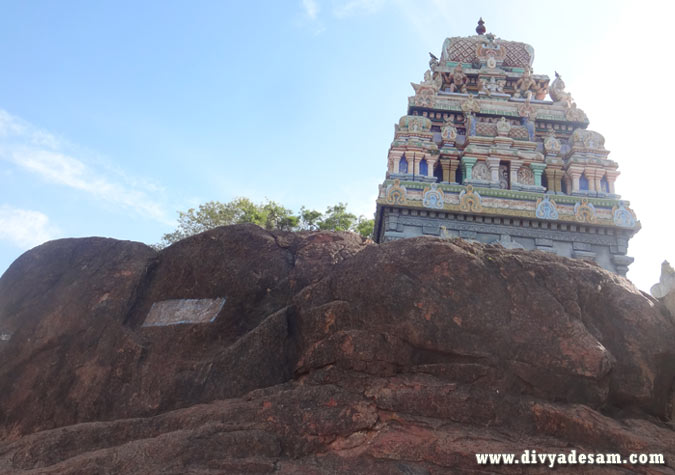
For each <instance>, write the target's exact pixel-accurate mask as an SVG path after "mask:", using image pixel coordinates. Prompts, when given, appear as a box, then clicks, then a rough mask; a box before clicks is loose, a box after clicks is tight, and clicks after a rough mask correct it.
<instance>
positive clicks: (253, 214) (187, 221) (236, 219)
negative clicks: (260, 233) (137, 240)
mask: <svg viewBox="0 0 675 475" xmlns="http://www.w3.org/2000/svg"><path fill="white" fill-rule="evenodd" d="M241 223H253V224H257V225H258V226H260V227H262V228H265V229H269V230H275V229H276V230H281V231H317V230H327V231H352V232H355V233H358V234H360V235H361V236H363V237H371V236H372V234H373V228H374V224H375V221H374V220H373V219H366V218H365V217H364V216H359V217H358V218H357V217H356V215H354V214H353V213H350V212H348V211H347V204H346V203H338V204H336V205H334V206H329V207H328V208H326V212H325V213H321V212H320V211H316V210H310V209H307V208H305V207H304V206H303V207H301V208H300V212H299V213H298V214H297V215H295V214H293V211H291V210H290V209H288V208H285V207H284V206H282V205H280V204H278V203H276V202H274V201H270V200H267V201H266V202H264V203H254V202H253V201H251V200H249V199H248V198H235V199H234V200H232V201H230V202H227V203H222V202H220V201H209V202H208V203H203V204H201V205H199V207H198V208H197V209H195V208H190V209H188V210H187V211H179V212H178V227H177V229H176V230H175V231H174V232H172V233H167V234H165V235H164V236H162V241H161V242H160V243H159V244H158V245H156V247H158V248H162V247H165V246H168V245H169V244H173V243H174V242H177V241H180V240H181V239H185V238H186V237H188V236H192V235H193V234H197V233H201V232H203V231H207V230H209V229H213V228H215V227H218V226H226V225H230V224H241Z"/></svg>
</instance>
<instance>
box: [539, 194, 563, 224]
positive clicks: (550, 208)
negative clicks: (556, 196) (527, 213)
mask: <svg viewBox="0 0 675 475" xmlns="http://www.w3.org/2000/svg"><path fill="white" fill-rule="evenodd" d="M535 216H537V218H539V219H558V209H557V208H556V206H555V204H554V203H552V202H551V199H550V198H549V197H548V196H544V199H543V200H541V201H540V202H539V204H538V205H537V210H536V211H535Z"/></svg>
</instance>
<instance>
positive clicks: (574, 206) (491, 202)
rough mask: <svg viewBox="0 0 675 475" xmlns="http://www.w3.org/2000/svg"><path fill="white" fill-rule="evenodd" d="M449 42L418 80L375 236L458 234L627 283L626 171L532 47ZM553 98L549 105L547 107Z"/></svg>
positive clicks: (397, 136)
mask: <svg viewBox="0 0 675 475" xmlns="http://www.w3.org/2000/svg"><path fill="white" fill-rule="evenodd" d="M476 31H477V32H478V35H475V36H469V37H454V38H447V39H446V40H445V42H444V43H443V49H442V52H441V58H440V60H439V59H438V58H437V57H436V56H434V55H433V54H431V53H430V56H431V59H430V61H429V67H430V68H429V70H427V72H426V73H425V74H424V81H422V82H421V83H419V84H415V83H412V86H413V88H414V89H415V95H414V96H412V97H410V98H408V114H407V115H405V116H403V117H401V119H400V120H399V123H398V124H397V125H395V128H394V141H393V142H392V144H391V147H390V149H389V154H388V166H387V175H386V179H385V181H384V183H383V184H382V185H380V191H379V195H378V199H377V212H376V219H375V239H376V240H377V241H378V242H385V241H391V240H394V239H401V238H407V237H414V236H425V235H426V236H439V237H447V238H452V237H461V238H465V239H473V240H477V241H480V242H484V243H500V244H502V245H503V246H504V247H507V248H524V249H540V250H544V251H549V252H554V253H556V254H559V255H561V256H566V257H577V258H591V259H594V260H595V261H596V262H597V263H598V264H599V265H601V266H602V267H604V268H606V269H609V270H611V271H614V272H617V273H619V274H621V275H625V273H626V272H627V270H628V265H629V264H630V263H631V262H633V258H632V257H628V256H626V252H627V248H628V240H629V239H630V238H631V237H632V236H633V234H635V233H636V232H637V231H638V230H639V229H640V224H639V222H638V221H637V220H636V217H635V213H634V212H633V211H632V210H631V209H630V208H629V206H628V205H629V203H628V202H627V201H623V200H621V199H620V196H619V195H617V194H616V192H615V189H614V182H615V180H616V178H617V176H618V175H619V172H618V170H617V167H618V165H617V163H616V162H614V161H612V160H610V159H609V158H608V155H609V151H608V150H606V149H605V147H604V138H603V136H602V135H600V134H599V133H598V132H594V131H591V130H588V129H587V127H588V124H589V122H588V118H587V117H586V114H585V113H584V112H583V111H582V110H581V109H579V108H577V105H576V103H575V102H574V100H573V99H572V96H571V94H570V93H569V92H566V91H565V83H564V82H563V80H562V78H561V77H560V76H559V75H558V73H556V77H555V80H554V81H553V82H552V83H550V84H549V82H550V79H549V77H548V76H544V75H539V74H533V72H532V69H531V67H532V62H533V60H534V50H533V49H532V47H531V46H530V45H527V44H524V43H518V42H514V41H505V40H502V39H499V38H495V36H494V35H492V34H488V35H484V34H483V33H484V32H485V28H484V27H482V22H481V23H479V27H478V28H476ZM547 95H548V96H550V100H548V99H547Z"/></svg>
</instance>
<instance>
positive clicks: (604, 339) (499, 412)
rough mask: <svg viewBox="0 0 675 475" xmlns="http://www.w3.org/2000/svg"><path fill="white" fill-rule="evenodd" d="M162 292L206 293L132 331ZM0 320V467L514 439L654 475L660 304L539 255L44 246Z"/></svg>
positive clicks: (208, 468)
mask: <svg viewBox="0 0 675 475" xmlns="http://www.w3.org/2000/svg"><path fill="white" fill-rule="evenodd" d="M178 299H225V300H224V303H223V304H222V309H220V310H219V311H218V313H217V316H216V318H215V320H213V322H208V321H207V322H206V323H197V324H191V323H180V322H184V321H186V319H185V318H184V315H182V314H181V315H180V317H181V318H176V319H172V316H171V315H162V316H161V318H160V317H157V316H155V317H153V318H154V319H155V320H153V321H154V322H155V323H157V322H159V323H160V324H159V325H157V324H154V325H152V326H143V323H144V320H145V318H146V317H147V315H148V313H149V312H150V310H151V308H152V305H153V304H154V303H156V302H164V301H175V300H178ZM195 302H198V301H197V300H191V301H190V302H188V303H189V305H197V306H199V305H201V304H198V303H195ZM204 302H205V303H204V305H205V306H208V305H211V304H210V303H209V302H222V300H217V301H216V300H209V301H206V300H204ZM207 304H208V305H207ZM172 305H175V304H173V303H172V304H170V305H166V306H165V307H166V308H165V309H164V310H162V311H163V312H170V311H171V308H172ZM189 305H187V304H186V306H189ZM186 306H181V305H177V307H176V308H185V307H186ZM200 308H201V307H200ZM213 308H216V307H215V304H213V305H212V306H209V307H208V309H209V311H212V310H213ZM181 311H182V310H181ZM209 317H210V314H209ZM187 320H189V319H187ZM205 320H209V319H208V318H206V317H205ZM162 321H164V322H169V323H172V324H167V325H161V322H162ZM176 322H179V323H177V324H176ZM0 333H3V334H6V335H11V336H9V337H8V338H5V339H3V340H1V341H0V358H2V362H3V364H2V365H1V366H0V387H2V388H3V391H4V393H3V396H2V397H1V398H0V430H1V431H2V436H3V441H2V442H0V472H2V473H24V472H25V473H28V472H30V473H139V474H140V473H157V472H160V471H161V472H162V473H176V474H178V473H188V472H189V473H200V474H207V473H242V472H244V473H271V472H281V473H345V472H347V473H349V472H364V471H368V472H372V473H408V474H415V473H420V474H422V473H449V472H456V473H494V472H502V473H523V469H522V468H521V467H518V466H504V465H502V466H490V467H485V466H479V465H477V464H476V458H475V453H477V452H480V453H482V452H500V453H508V452H513V453H518V454H520V453H522V451H523V450H525V449H535V450H537V451H538V452H540V453H542V452H551V453H561V452H568V451H569V450H571V449H576V450H577V451H579V452H586V453H589V452H600V451H601V452H619V453H622V454H626V455H627V454H630V453H634V452H647V453H663V454H664V455H665V458H666V460H667V461H668V465H667V466H650V467H637V466H636V467H629V466H624V467H612V466H606V467H602V468H601V467H596V468H601V469H602V470H598V471H594V472H593V473H627V472H637V473H647V471H649V473H675V471H673V469H672V468H671V467H673V464H675V430H673V416H674V414H673V403H674V396H673V391H674V389H675V345H673V341H675V319H674V318H673V316H672V315H671V314H669V313H668V312H667V311H666V310H665V308H664V307H663V306H662V304H661V303H659V302H658V301H656V300H654V299H652V298H650V297H649V296H646V295H644V294H642V293H640V292H639V291H637V290H636V289H635V288H634V287H633V286H632V285H631V284H630V283H629V282H628V281H627V280H625V279H623V278H621V277H617V276H616V275H614V274H612V273H609V272H606V271H604V270H602V269H600V268H598V267H597V266H595V265H593V264H589V263H587V262H585V261H577V260H569V259H565V258H561V257H558V256H555V255H551V254H547V253H543V252H530V251H523V250H505V249H502V248H499V247H494V246H483V245H480V244H470V243H467V242H464V241H460V240H456V241H442V240H438V239H431V238H417V239H411V240H403V241H396V242H390V243H387V244H382V245H375V244H370V245H367V244H365V243H364V242H362V240H361V239H360V238H358V237H357V236H355V235H353V234H349V233H342V234H339V233H298V234H293V233H280V232H274V233H270V232H267V231H264V230H262V229H260V228H257V227H255V226H250V225H242V226H233V227H228V228H219V229H215V230H213V231H209V232H207V233H203V234H200V235H198V236H194V237H192V238H189V239H187V240H185V241H182V242H180V243H178V244H176V245H174V246H171V247H169V248H167V249H165V250H163V251H161V252H159V253H156V252H155V251H153V250H152V249H150V248H148V247H146V246H144V245H142V244H138V243H129V242H119V241H114V240H103V239H95V238H92V239H77V240H75V239H73V240H61V241H54V242H51V243H47V244H44V245H42V246H40V247H38V248H36V249H34V250H32V251H29V252H28V253H26V254H24V255H23V256H22V257H20V258H19V259H18V260H17V261H16V262H15V263H14V264H13V265H12V266H11V267H10V269H9V270H8V271H7V272H6V273H5V275H4V276H3V277H2V278H1V279H0ZM568 468H569V467H568ZM548 471H549V469H547V468H545V467H543V466H539V467H528V470H527V472H528V473H548Z"/></svg>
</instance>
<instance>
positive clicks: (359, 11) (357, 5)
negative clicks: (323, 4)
mask: <svg viewBox="0 0 675 475" xmlns="http://www.w3.org/2000/svg"><path fill="white" fill-rule="evenodd" d="M384 3H385V0H348V1H346V2H340V3H339V4H337V5H336V6H335V7H334V8H333V15H335V17H336V18H346V17H350V16H356V15H370V14H373V13H376V12H377V11H378V10H380V9H381V8H382V6H383V5H384Z"/></svg>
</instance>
